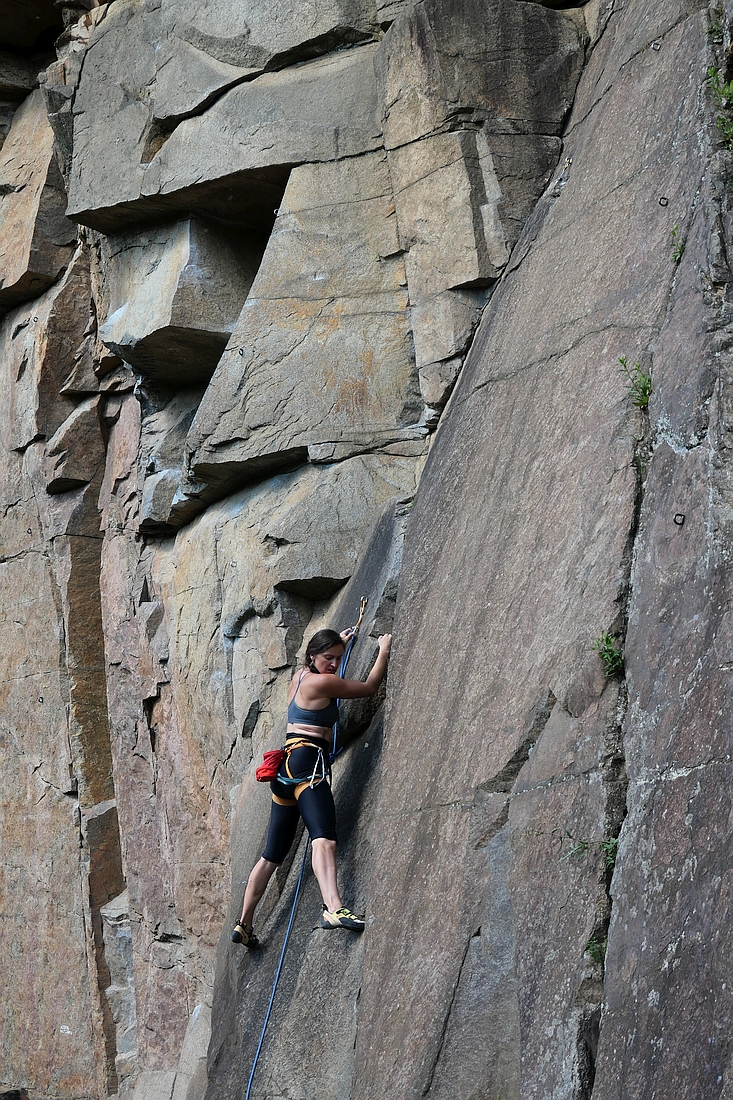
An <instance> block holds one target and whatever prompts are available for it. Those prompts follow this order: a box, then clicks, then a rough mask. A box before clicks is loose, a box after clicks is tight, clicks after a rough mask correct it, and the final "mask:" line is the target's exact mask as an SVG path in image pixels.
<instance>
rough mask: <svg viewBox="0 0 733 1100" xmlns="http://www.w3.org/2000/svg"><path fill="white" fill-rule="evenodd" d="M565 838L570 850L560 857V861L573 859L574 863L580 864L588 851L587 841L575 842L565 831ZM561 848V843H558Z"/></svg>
mask: <svg viewBox="0 0 733 1100" xmlns="http://www.w3.org/2000/svg"><path fill="white" fill-rule="evenodd" d="M565 836H566V837H567V838H568V840H569V841H570V849H569V850H568V851H567V852H566V853H565V855H564V856H560V859H574V860H575V861H576V862H578V863H579V862H580V860H581V859H582V858H583V856H584V855H585V853H586V852H587V851H588V848H589V842H588V841H587V840H577V839H576V838H575V837H574V836H571V835H570V833H569V832H568V831H567V829H566V830H565ZM560 843H561V846H562V841H561V842H560Z"/></svg>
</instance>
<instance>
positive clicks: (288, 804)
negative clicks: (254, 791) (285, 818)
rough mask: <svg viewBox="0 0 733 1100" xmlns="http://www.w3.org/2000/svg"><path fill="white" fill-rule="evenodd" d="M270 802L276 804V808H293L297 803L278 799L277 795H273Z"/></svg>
mask: <svg viewBox="0 0 733 1100" xmlns="http://www.w3.org/2000/svg"><path fill="white" fill-rule="evenodd" d="M272 801H273V802H277V804H278V806H295V805H297V802H296V800H295V799H294V798H280V796H279V795H276V794H274V795H273V796H272Z"/></svg>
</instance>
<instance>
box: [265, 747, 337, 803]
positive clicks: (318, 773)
mask: <svg viewBox="0 0 733 1100" xmlns="http://www.w3.org/2000/svg"><path fill="white" fill-rule="evenodd" d="M303 748H307V749H315V750H316V762H315V764H314V765H313V771H312V772H311V776H310V778H308V777H307V776H302V775H293V773H292V772H291V770H290V753H291V752H293V750H294V749H303ZM284 760H285V771H286V772H287V775H280V774H279V773H278V775H277V777H276V778H277V781H278V783H282V784H283V786H284V787H300V786H301V785H302V786H303V787H310V788H311V789H312V788H313V787H317V786H318V784H319V783H322V782H323V780H324V779H328V777H329V775H330V774H331V769H330V767H327V765H326V758H325V756H324V755H323V749H322V748H321V747H320V745H315V744H314V743H313V742H312V741H308V740H307V739H306V738H305V737H299V738H296V739H295V740H293V741H290V740H288V741H286V742H285V750H284ZM295 793H296V796H297V793H298V792H297V790H296V792H295Z"/></svg>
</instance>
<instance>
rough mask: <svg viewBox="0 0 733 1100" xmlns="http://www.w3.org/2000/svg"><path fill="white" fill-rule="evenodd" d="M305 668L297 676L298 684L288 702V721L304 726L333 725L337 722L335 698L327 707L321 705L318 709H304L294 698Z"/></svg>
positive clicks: (337, 713) (305, 670) (296, 695)
mask: <svg viewBox="0 0 733 1100" xmlns="http://www.w3.org/2000/svg"><path fill="white" fill-rule="evenodd" d="M307 671H308V670H307V669H303V671H302V672H301V674H300V676H299V678H298V686H297V687H296V689H295V695H294V696H293V698H292V699H291V700H290V703H289V704H288V722H292V723H293V724H295V723H296V722H301V723H303V724H304V725H306V726H327V727H330V726H334V725H335V724H336V722H338V716H339V708H338V703H337V702H336V700H335V699H332V700H331V702H330V703H329V704H328V706H327V707H321V709H320V710H305V709H304V708H303V707H300V706H298V704H297V703H296V701H295V700H296V699H297V698H298V691H299V690H300V681H301V680H302V679H303V677H304V676H305V674H306V672H307Z"/></svg>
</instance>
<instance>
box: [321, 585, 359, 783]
mask: <svg viewBox="0 0 733 1100" xmlns="http://www.w3.org/2000/svg"><path fill="white" fill-rule="evenodd" d="M367 602H368V597H366V596H362V597H361V604H360V606H359V618H358V619H357V621H356V626H355V627H354V629H353V631H352V633H351V637H350V638H349V644H348V645H347V647H346V649H345V650H344V652H343V653H342V655H341V665H340V666H339V676H340V677H341V679H342V680H343V678H344V673H345V672H346V666H347V665H348V663H349V657H350V656H351V651H352V649H353V648H354V642H355V641H356V636H357V634H358V633H359V627H360V626H361V623H362V619H363V618H364V612H365V611H366V605H367ZM340 704H341V701H340V700H339V699H337V700H336V705H337V706H340ZM338 728H339V724H338V720H336V721H335V722H334V724H333V748H332V749H331V752H330V755H329V759H330V761H331V763H332V764H333V762H334V760H335V759H336V757H337V756H338V754H339V753H340V752H341V751H342V749H343V745H342V746H341V748H340V749H337V748H336V739H337V737H338Z"/></svg>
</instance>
